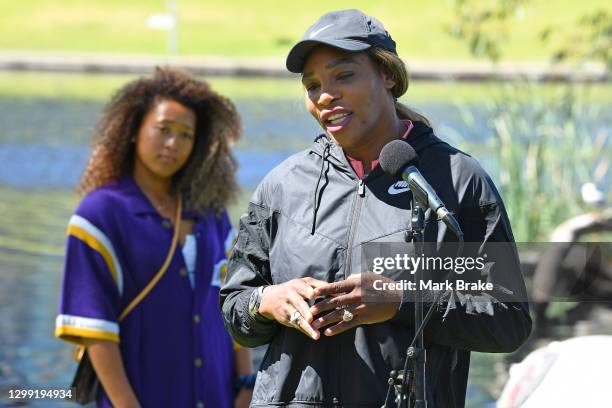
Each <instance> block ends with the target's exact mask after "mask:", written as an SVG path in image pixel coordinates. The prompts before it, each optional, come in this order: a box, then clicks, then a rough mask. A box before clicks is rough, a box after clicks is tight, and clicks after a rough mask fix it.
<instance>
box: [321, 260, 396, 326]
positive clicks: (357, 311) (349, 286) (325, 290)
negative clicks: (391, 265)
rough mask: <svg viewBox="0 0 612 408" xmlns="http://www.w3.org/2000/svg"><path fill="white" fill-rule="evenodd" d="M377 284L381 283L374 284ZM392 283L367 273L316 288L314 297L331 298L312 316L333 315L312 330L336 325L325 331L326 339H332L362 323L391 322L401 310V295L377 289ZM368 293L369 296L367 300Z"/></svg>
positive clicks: (326, 317) (322, 320) (323, 302)
mask: <svg viewBox="0 0 612 408" xmlns="http://www.w3.org/2000/svg"><path fill="white" fill-rule="evenodd" d="M376 281H382V282H378V283H377V284H376V285H374V282H376ZM391 282H394V281H393V280H391V279H389V278H387V277H384V276H382V275H377V274H375V273H372V272H368V273H365V274H361V275H353V276H351V277H349V278H348V279H347V280H344V281H340V282H333V283H328V284H326V285H325V286H319V287H317V288H316V289H314V296H315V298H316V297H319V296H331V297H329V298H327V299H325V300H323V301H321V302H319V303H317V304H315V305H314V306H312V307H311V308H310V313H311V314H312V315H314V316H316V315H319V314H321V313H324V312H328V311H331V312H329V313H327V314H324V315H323V316H320V317H318V318H317V319H315V320H314V321H313V322H312V327H313V328H314V329H315V330H316V329H319V328H320V327H325V326H329V325H330V324H334V323H336V324H335V325H333V326H331V327H329V328H327V329H325V331H324V332H323V334H325V335H326V336H333V335H336V334H339V333H342V332H344V331H347V330H349V329H352V328H353V327H357V326H359V325H362V324H372V323H380V322H384V321H387V320H389V319H391V318H392V317H393V316H395V314H396V313H397V311H398V309H399V307H400V304H401V301H402V292H401V291H400V290H388V289H387V290H376V289H375V288H382V284H381V283H391ZM366 293H367V296H366V297H365V298H364V295H365V294H366ZM351 316H352V318H351ZM343 318H344V319H343Z"/></svg>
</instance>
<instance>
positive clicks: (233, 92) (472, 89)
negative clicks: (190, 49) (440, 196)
mask: <svg viewBox="0 0 612 408" xmlns="http://www.w3.org/2000/svg"><path fill="white" fill-rule="evenodd" d="M134 78H136V76H134V75H110V74H95V75H86V74H56V73H33V72H20V73H13V72H0V97H17V98H49V99H80V100H92V101H106V100H108V98H109V97H110V96H111V95H112V93H113V92H114V91H116V90H117V89H118V88H119V87H121V86H122V85H124V84H125V83H127V82H128V81H130V80H132V79H134ZM208 80H209V81H210V83H211V85H212V86H213V88H214V89H216V90H217V91H218V92H219V93H221V94H223V95H227V96H229V97H231V98H236V99H264V100H269V99H281V100H292V101H295V100H301V98H302V90H301V85H300V83H299V81H298V80H297V79H295V80H294V79H276V78H257V79H252V78H223V77H213V78H209V79H208ZM505 86H512V85H501V86H500V85H499V84H496V83H493V82H488V83H487V82H485V83H477V84H475V83H453V82H428V81H415V82H413V83H411V84H410V87H409V89H408V92H407V93H406V95H405V96H404V98H403V99H402V100H403V101H404V102H408V103H411V102H412V103H417V102H419V103H420V102H450V103H486V102H487V100H488V99H489V98H490V97H491V95H492V94H493V93H495V92H496V91H498V90H500V89H501V87H505ZM562 87H563V85H554V84H544V85H541V86H538V89H539V90H540V91H541V92H542V94H544V95H548V97H549V98H556V97H557V95H558V94H559V90H560V89H562ZM589 101H590V102H595V103H602V104H609V103H612V84H609V83H606V84H598V85H597V86H595V87H590V88H589Z"/></svg>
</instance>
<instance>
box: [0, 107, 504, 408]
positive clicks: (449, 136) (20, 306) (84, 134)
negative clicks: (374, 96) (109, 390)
mask: <svg viewBox="0 0 612 408" xmlns="http://www.w3.org/2000/svg"><path fill="white" fill-rule="evenodd" d="M235 102H236V105H237V107H238V110H239V112H240V113H241V115H242V117H243V121H244V129H245V132H244V134H245V136H244V138H243V140H242V141H241V142H240V143H239V144H238V145H237V148H236V156H237V158H238V160H239V163H240V170H239V173H238V179H239V182H240V184H241V186H242V188H243V191H244V194H243V196H242V200H241V201H240V202H239V203H238V204H237V205H236V206H234V207H233V208H231V211H230V212H231V216H232V218H233V220H234V221H236V220H237V217H238V216H239V214H240V213H241V211H242V210H243V209H244V208H245V206H246V199H247V198H248V196H249V194H250V192H251V191H252V190H253V189H254V188H255V187H256V186H257V184H258V183H259V181H260V180H261V179H262V177H263V176H264V175H265V174H266V173H267V172H268V171H270V170H271V169H272V168H273V167H274V166H276V165H277V164H279V163H280V162H281V161H282V160H284V159H285V158H286V157H288V156H289V155H291V154H293V153H295V152H297V151H299V150H301V149H303V148H306V147H307V146H308V145H309V144H310V143H311V142H312V140H313V139H314V137H315V136H316V135H317V134H318V133H319V129H318V126H317V125H316V123H315V122H314V121H313V120H312V118H310V117H309V116H308V114H307V113H306V112H305V109H304V107H303V105H302V103H301V101H296V100H279V101H265V100H264V101H261V100H257V99H248V98H245V99H239V100H236V101H235ZM101 108H102V104H101V103H99V102H92V101H79V100H63V99H15V98H3V97H0V124H2V127H1V128H0V327H1V331H0V406H8V405H10V401H9V400H7V399H6V395H7V393H6V390H8V389H12V388H13V389H14V388H34V387H35V388H66V387H67V384H68V383H69V381H70V379H71V377H72V375H73V373H74V369H75V363H74V362H73V361H72V358H71V353H72V347H71V346H69V345H67V344H65V343H63V342H61V341H58V340H56V339H55V338H54V337H53V330H54V318H55V315H56V311H57V303H58V294H59V288H60V280H61V274H62V257H63V252H64V242H65V233H64V232H65V227H66V223H67V220H68V218H69V217H70V215H71V213H72V211H73V209H74V207H75V206H76V203H77V198H76V196H75V195H74V193H73V189H74V186H75V185H76V183H77V181H78V179H79V176H80V174H81V172H82V170H83V168H84V165H85V162H86V159H87V156H88V152H89V140H90V134H91V129H92V126H93V125H94V123H95V122H96V119H97V117H98V115H99V112H100V110H101ZM417 108H418V109H419V111H421V112H423V113H425V114H426V115H427V116H428V117H429V118H430V119H432V120H433V122H434V125H435V127H436V130H437V133H438V135H439V136H440V137H441V138H443V139H446V140H448V141H449V142H451V143H452V144H455V145H465V144H466V143H468V142H469V143H472V144H473V145H478V144H481V143H482V141H483V140H484V138H485V135H486V134H487V125H486V120H485V117H486V113H485V112H484V111H483V110H482V109H480V108H478V107H475V106H472V107H470V106H468V107H467V109H469V110H470V112H471V113H472V115H473V117H474V118H475V122H474V124H472V125H468V124H466V122H465V121H464V113H462V110H460V109H459V108H457V107H456V106H454V105H451V104H443V103H423V104H422V105H420V106H417ZM464 109H465V107H464ZM478 158H479V159H481V161H482V163H483V165H484V166H485V168H487V169H488V170H489V171H492V172H493V171H494V169H493V168H492V167H494V166H495V165H496V163H494V162H492V161H491V159H490V158H487V156H486V155H484V156H483V157H480V156H478ZM259 355H260V354H259ZM502 360H503V357H502V356H499V355H498V356H492V355H477V354H475V356H474V364H473V366H472V377H471V379H470V381H471V383H472V384H477V385H480V386H482V387H483V388H485V389H488V390H493V392H494V391H495V390H499V387H500V384H492V382H491V380H490V379H491V378H493V377H494V374H495V373H496V372H498V371H500V370H501V371H503V370H505V366H504V365H503V364H502ZM500 364H501V365H500ZM471 392H473V393H474V394H473V395H472V394H471V395H472V401H473V402H474V404H475V405H473V406H479V404H480V403H477V402H476V401H478V400H479V399H481V400H486V399H487V398H486V396H483V395H482V394H478V391H477V389H474V390H472V391H471ZM30 405H31V406H64V405H66V404H65V403H61V402H57V403H50V402H44V403H43V402H41V403H32V404H30ZM68 406H70V405H68Z"/></svg>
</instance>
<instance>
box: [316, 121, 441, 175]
mask: <svg viewBox="0 0 612 408" xmlns="http://www.w3.org/2000/svg"><path fill="white" fill-rule="evenodd" d="M412 123H413V124H414V128H413V129H412V131H411V132H410V136H409V137H408V139H407V140H406V141H407V142H408V143H409V144H410V145H411V146H412V147H413V148H414V150H415V151H416V152H417V153H418V154H421V153H422V152H423V151H424V150H425V149H427V148H428V147H430V146H432V145H435V144H438V143H445V142H443V141H442V140H440V139H439V138H438V137H436V136H435V135H434V133H433V130H432V129H431V128H430V127H429V126H427V125H426V124H424V123H423V122H419V121H412ZM326 147H328V149H329V150H328V152H327V154H325V148H326ZM310 152H311V153H314V154H316V155H318V156H320V157H323V156H325V158H326V160H329V161H330V162H331V163H332V164H333V165H334V166H336V167H338V168H339V169H341V170H343V171H345V172H346V173H348V174H350V175H352V176H353V177H356V175H355V172H354V171H353V169H351V166H350V165H349V163H348V160H347V159H346V156H345V154H344V151H343V150H342V148H341V147H340V146H338V145H337V144H336V143H334V141H333V140H331V139H330V138H329V136H327V135H326V134H325V133H322V134H320V135H318V136H317V137H316V138H315V140H314V143H313V144H312V146H311V147H310ZM379 167H380V166H377V167H376V169H378V168H379ZM376 169H374V171H372V173H370V175H372V176H377V175H379V173H380V172H379V171H376Z"/></svg>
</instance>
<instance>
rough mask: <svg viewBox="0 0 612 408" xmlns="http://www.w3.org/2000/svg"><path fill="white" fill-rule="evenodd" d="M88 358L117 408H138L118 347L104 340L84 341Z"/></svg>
mask: <svg viewBox="0 0 612 408" xmlns="http://www.w3.org/2000/svg"><path fill="white" fill-rule="evenodd" d="M85 344H86V346H87V352H88V353H89V358H90V359H91V363H92V364H93V367H94V370H95V371H96V374H97V376H98V378H99V379H100V382H101V383H102V387H104V391H106V395H108V398H109V399H110V400H111V402H112V404H113V406H114V407H117V408H140V404H139V402H138V399H137V398H136V394H134V390H133V389H132V387H131V386H130V382H129V381H128V378H127V375H126V373H125V369H124V367H123V359H122V357H121V352H120V351H119V345H118V344H117V343H115V342H112V341H106V340H85Z"/></svg>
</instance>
